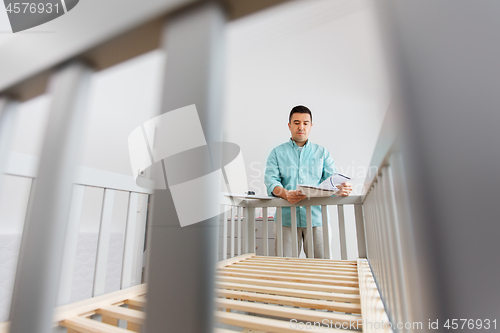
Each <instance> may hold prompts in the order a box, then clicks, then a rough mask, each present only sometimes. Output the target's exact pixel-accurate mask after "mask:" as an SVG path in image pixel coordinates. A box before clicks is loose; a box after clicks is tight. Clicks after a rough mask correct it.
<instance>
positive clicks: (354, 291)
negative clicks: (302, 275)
mask: <svg viewBox="0 0 500 333" xmlns="http://www.w3.org/2000/svg"><path fill="white" fill-rule="evenodd" d="M217 281H220V282H232V283H243V284H253V285H257V286H268V287H281V288H289V289H300V290H314V291H324V292H332V293H343V294H356V295H358V294H359V288H354V287H344V286H327V285H321V284H308V283H296V282H285V281H271V280H259V279H248V278H239V277H232V276H218V277H217Z"/></svg>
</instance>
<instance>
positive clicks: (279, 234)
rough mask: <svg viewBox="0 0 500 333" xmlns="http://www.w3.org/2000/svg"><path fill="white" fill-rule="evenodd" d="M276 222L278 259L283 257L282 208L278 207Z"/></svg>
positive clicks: (275, 216)
mask: <svg viewBox="0 0 500 333" xmlns="http://www.w3.org/2000/svg"><path fill="white" fill-rule="evenodd" d="M274 221H275V222H274V223H275V227H276V247H277V249H276V250H277V251H276V252H277V253H276V255H277V256H278V257H283V226H282V224H281V207H276V214H275V215H274Z"/></svg>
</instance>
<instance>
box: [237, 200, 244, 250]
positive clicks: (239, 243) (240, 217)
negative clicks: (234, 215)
mask: <svg viewBox="0 0 500 333" xmlns="http://www.w3.org/2000/svg"><path fill="white" fill-rule="evenodd" d="M242 223H243V207H238V251H237V253H238V255H239V256H241V224H242Z"/></svg>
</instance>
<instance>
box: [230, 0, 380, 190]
mask: <svg viewBox="0 0 500 333" xmlns="http://www.w3.org/2000/svg"><path fill="white" fill-rule="evenodd" d="M227 44H228V59H227V60H228V67H227V75H226V87H227V89H226V100H225V110H226V131H227V132H226V140H227V141H231V142H234V143H237V144H238V145H239V146H240V147H241V148H242V150H243V156H244V159H245V164H246V168H247V172H248V178H249V184H248V187H249V189H251V190H254V191H256V192H257V194H259V193H260V194H265V187H264V185H263V171H264V168H265V163H266V160H267V156H268V155H269V153H270V151H271V150H272V149H273V148H274V147H275V146H277V145H279V144H281V143H283V142H286V141H288V139H289V137H290V132H289V130H288V126H287V123H288V114H289V112H290V110H291V109H292V107H293V106H295V105H299V104H301V105H305V106H307V107H309V108H310V109H311V111H312V112H313V128H312V131H311V135H310V140H311V141H312V142H315V143H317V144H320V145H322V146H324V147H326V148H327V149H328V150H329V151H330V153H331V154H332V156H333V158H334V160H335V162H336V165H337V168H338V170H339V172H341V173H345V174H346V175H349V176H351V177H352V178H353V181H352V183H353V184H354V186H355V193H358V194H360V193H361V186H362V184H363V182H364V178H365V173H364V171H365V169H366V167H367V166H368V164H369V162H370V159H371V155H372V153H373V149H374V145H375V141H376V139H377V136H378V132H379V131H380V126H381V123H382V119H383V116H384V114H385V111H386V110H387V107H388V104H389V98H390V97H389V92H388V82H387V81H388V80H387V77H386V70H385V67H384V64H383V59H382V52H381V46H380V45H381V44H380V39H379V35H378V33H377V29H376V22H375V20H374V16H373V10H372V8H371V7H370V6H369V3H368V2H367V1H356V0H354V1H338V0H334V1H332V0H321V1H298V2H291V3H288V4H285V5H283V6H279V7H276V8H273V9H271V10H268V11H265V12H262V13H258V14H256V15H252V16H250V17H247V18H244V19H242V20H238V21H235V22H233V23H230V24H229V28H228V40H227Z"/></svg>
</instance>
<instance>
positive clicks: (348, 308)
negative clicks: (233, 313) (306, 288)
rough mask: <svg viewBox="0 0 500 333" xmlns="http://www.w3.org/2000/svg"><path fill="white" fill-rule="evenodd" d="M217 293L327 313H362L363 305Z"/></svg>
mask: <svg viewBox="0 0 500 333" xmlns="http://www.w3.org/2000/svg"><path fill="white" fill-rule="evenodd" d="M215 293H216V295H217V296H219V297H225V298H231V299H238V300H244V301H252V302H261V303H269V304H279V305H288V306H297V307H302V308H309V309H319V310H327V311H338V312H349V313H361V305H360V304H359V303H357V304H351V303H343V302H329V301H320V300H316V299H305V298H298V297H297V298H295V297H287V296H278V295H264V294H256V293H251V292H246V291H234V290H223V289H217V290H216V292H215Z"/></svg>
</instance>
